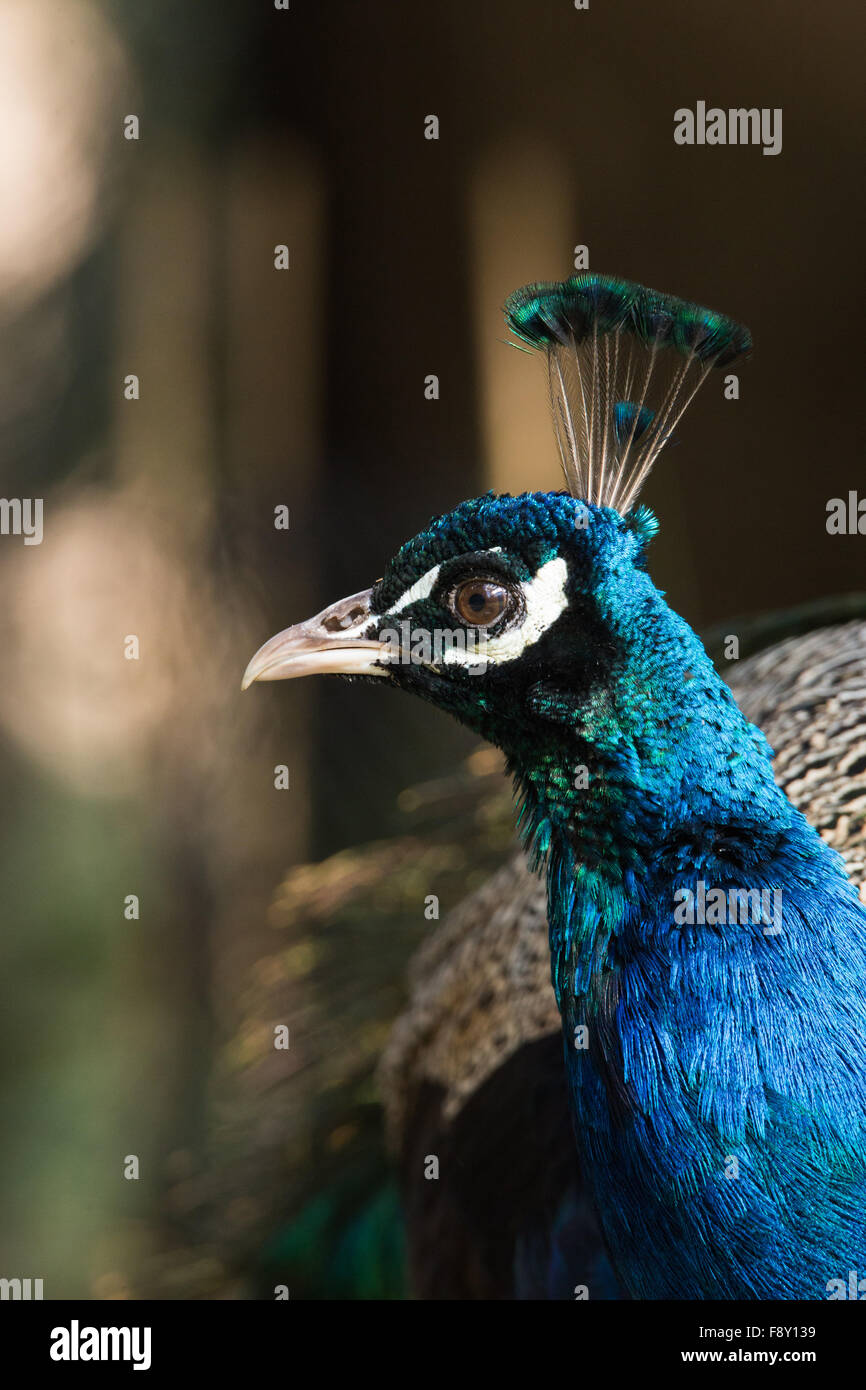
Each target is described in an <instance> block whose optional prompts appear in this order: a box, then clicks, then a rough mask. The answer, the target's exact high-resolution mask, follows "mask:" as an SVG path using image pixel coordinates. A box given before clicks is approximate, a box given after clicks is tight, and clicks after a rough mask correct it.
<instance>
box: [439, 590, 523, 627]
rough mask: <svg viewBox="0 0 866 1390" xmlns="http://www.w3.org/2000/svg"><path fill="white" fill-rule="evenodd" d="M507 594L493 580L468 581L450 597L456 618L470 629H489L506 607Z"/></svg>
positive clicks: (506, 591)
mask: <svg viewBox="0 0 866 1390" xmlns="http://www.w3.org/2000/svg"><path fill="white" fill-rule="evenodd" d="M509 597H510V595H509V593H508V590H507V589H506V588H505V586H504V584H497V582H496V581H495V580H494V579H468V580H466V582H465V583H463V584H459V585H458V586H457V588H456V589H455V590H454V592H453V594H452V595H451V607H452V608H453V610H454V612H455V613H456V614H457V617H458V618H460V619H461V621H462V622H464V623H469V624H470V625H471V626H472V627H490V626H491V625H492V624H493V623H495V622H496V619H497V618H501V617H502V614H503V613H504V612H505V610H506V608H507V607H508V601H509Z"/></svg>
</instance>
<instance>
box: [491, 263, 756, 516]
mask: <svg viewBox="0 0 866 1390" xmlns="http://www.w3.org/2000/svg"><path fill="white" fill-rule="evenodd" d="M505 319H506V322H507V324H508V326H509V328H510V329H511V330H512V332H513V333H514V334H515V335H516V336H517V337H518V338H520V339H521V340H522V341H523V342H524V343H528V344H529V346H530V347H532V348H537V349H539V350H540V351H542V352H543V353H544V354H545V356H546V359H547V371H548V382H549V389H550V401H551V407H552V410H553V422H554V429H555V432H556V442H557V445H558V447H559V454H560V458H561V460H562V467H563V471H564V473H565V478H566V483H567V485H568V488H569V491H570V492H571V493H572V495H573V496H574V497H578V498H580V499H581V500H583V501H585V502H595V503H597V504H598V505H600V506H605V507H613V508H615V510H616V511H618V512H620V513H621V514H622V515H625V514H626V512H628V511H629V510H630V509H631V508H632V507H633V506H634V503H635V500H636V498H637V496H638V493H639V492H640V490H641V488H642V487H643V484H644V482H645V481H646V479H647V476H648V474H649V471H650V469H651V468H652V466H653V464H654V462H655V460H656V458H657V457H658V455H659V453H660V452H661V450H662V449H663V448H664V446H665V444H666V443H667V442H668V440H669V439H670V437H671V434H672V432H673V430H674V429H675V428H676V425H677V422H678V421H679V420H680V419H681V417H682V415H683V412H684V411H685V410H686V409H687V407H688V406H689V404H690V402H691V401H692V400H693V399H694V396H695V394H696V393H697V391H698V390H699V389H700V387H701V386H702V385H703V383H704V381H705V380H706V378H707V376H708V375H709V373H710V372H711V371H712V369H713V368H714V367H724V366H727V365H728V364H729V363H730V362H733V361H734V360H735V359H736V358H737V357H740V356H741V355H742V354H743V353H745V352H748V351H749V349H750V348H751V345H752V339H751V334H750V333H749V330H748V329H747V328H744V327H743V326H742V324H739V323H736V322H735V321H734V320H733V319H730V318H727V317H726V316H725V315H724V314H717V313H715V312H714V311H713V310H711V309H704V308H701V306H700V305H699V304H691V303H689V302H688V301H687V300H684V299H677V298H676V297H675V296H674V295H670V294H660V293H659V292H658V291H657V290H650V289H646V288H645V287H644V286H643V285H638V284H634V283H633V282H631V281H629V280H622V279H620V278H619V277H618V276H615V275H599V274H595V273H592V272H589V271H587V272H585V273H583V274H581V275H575V276H573V277H572V278H571V279H570V280H563V281H560V282H554V281H544V282H540V283H538V284H532V285H525V286H524V287H523V289H520V290H516V291H515V292H514V294H512V295H510V296H509V298H508V299H507V300H506V303H505Z"/></svg>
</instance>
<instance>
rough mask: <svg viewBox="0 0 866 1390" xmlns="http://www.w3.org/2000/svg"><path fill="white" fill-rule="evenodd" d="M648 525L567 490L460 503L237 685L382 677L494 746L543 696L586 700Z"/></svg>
mask: <svg viewBox="0 0 866 1390" xmlns="http://www.w3.org/2000/svg"><path fill="white" fill-rule="evenodd" d="M654 530H655V520H654V518H653V516H652V514H651V513H650V512H649V511H647V509H646V508H643V507H640V508H637V509H636V510H635V511H633V512H631V513H630V514H629V515H628V516H626V517H622V516H620V515H619V514H618V513H617V512H616V511H614V510H613V509H612V508H609V507H600V506H597V505H595V504H587V503H584V502H582V501H576V500H575V499H574V498H573V497H572V496H571V495H570V494H569V493H567V492H548V493H524V494H522V495H521V496H519V497H511V496H501V497H497V496H494V494H492V493H489V494H487V495H486V496H484V497H478V498H474V499H472V500H471V501H467V502H463V503H461V505H460V506H458V507H456V508H455V509H454V510H453V511H452V512H449V513H448V514H447V515H445V516H441V517H436V518H434V520H433V521H431V522H430V524H429V525H428V526H427V527H426V529H425V530H424V531H422V532H420V533H419V534H418V535H417V536H415V537H413V538H412V540H410V541H407V542H406V544H405V545H403V546H402V547H401V548H400V550H399V551H398V552H397V554H396V555H395V556H394V557H393V559H391V560H390V561H389V563H388V565H387V567H386V569H385V574H384V576H383V577H382V578H381V579H380V580H379V581H378V583H377V584H375V585H374V586H373V587H372V588H370V589H367V590H365V591H363V592H362V593H357V594H353V595H352V596H351V597H350V598H347V599H341V600H340V601H339V602H338V603H335V604H332V605H331V606H330V607H329V608H326V609H325V610H324V611H323V612H322V613H319V614H318V615H317V616H316V617H315V618H312V619H310V620H308V621H307V622H304V623H300V624H298V625H297V626H295V627H290V628H288V629H287V630H286V631H285V632H281V633H279V634H278V635H277V636H276V637H273V638H272V639H271V640H270V641H269V642H266V643H265V645H264V646H263V647H262V648H261V649H260V651H258V652H257V653H256V655H255V656H254V657H253V659H252V661H251V662H250V665H249V666H248V668H247V671H246V674H245V676H244V686H245V687H246V686H248V685H250V684H251V683H252V682H253V681H256V680H285V679H290V678H292V677H293V676H302V675H309V674H312V673H314V672H317V671H318V672H332V673H336V674H339V675H343V676H347V677H349V678H350V679H358V678H361V679H384V680H387V681H389V682H390V683H392V684H393V685H395V686H397V687H399V688H401V689H404V690H407V691H411V692H413V693H415V694H418V695H421V696H422V697H423V698H425V699H428V700H430V701H432V702H434V703H435V704H437V705H439V706H440V707H441V708H443V709H445V710H447V711H448V712H449V713H451V714H453V715H455V716H456V717H457V718H458V719H460V720H461V721H463V722H464V723H466V724H468V725H470V726H471V727H472V728H474V729H476V730H477V731H478V732H479V733H481V734H483V735H484V736H485V737H487V738H490V739H492V741H494V742H497V743H498V744H500V745H501V746H503V747H506V748H507V747H508V744H509V742H510V739H511V738H515V737H516V738H520V737H522V736H523V735H524V734H525V732H526V730H527V729H528V728H530V727H532V726H533V725H534V724H537V719H538V712H539V699H540V698H541V697H542V694H543V692H544V691H550V690H562V691H563V692H564V691H568V692H569V698H570V700H571V701H572V703H573V704H575V705H576V704H577V703H578V702H579V701H580V700H581V699H586V700H587V701H589V700H591V699H592V698H593V691H594V690H595V689H596V688H597V687H600V686H602V685H603V684H604V683H605V682H606V681H607V680H608V679H609V673H610V666H611V663H612V662H613V661H614V659H615V656H616V652H617V646H618V642H617V633H616V626H617V625H616V623H615V622H614V621H613V617H614V615H615V613H616V609H617V605H618V602H619V600H618V597H617V595H618V594H619V593H620V592H622V593H623V595H627V594H628V593H629V592H632V593H633V592H634V589H635V583H636V582H637V577H638V574H639V572H641V571H642V570H643V564H644V550H645V546H646V542H647V540H648V539H649V537H650V536H651V535H652V533H653V531H654Z"/></svg>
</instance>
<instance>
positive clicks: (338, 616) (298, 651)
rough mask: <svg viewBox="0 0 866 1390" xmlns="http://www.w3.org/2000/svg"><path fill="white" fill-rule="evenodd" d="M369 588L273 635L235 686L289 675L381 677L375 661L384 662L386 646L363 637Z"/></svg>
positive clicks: (382, 670) (370, 615) (368, 613)
mask: <svg viewBox="0 0 866 1390" xmlns="http://www.w3.org/2000/svg"><path fill="white" fill-rule="evenodd" d="M372 592H373V591H372V589H364V590H363V591H362V592H361V593H359V594H351V595H350V596H349V598H341V599H340V600H339V602H338V603H332V604H331V606H330V608H323V609H322V612H321V613H317V614H316V616H315V618H308V619H307V621H306V622H305V623H296V624H295V626H294V627H287V628H286V629H285V631H284V632H278V633H277V635H276V637H272V638H271V639H270V641H268V642H265V644H264V646H263V647H259V649H258V651H257V652H256V654H255V656H254V657H253V659H252V661H251V662H250V664H249V666H248V667H247V669H246V671H244V678H243V681H242V682H241V690H246V688H247V686H249V685H252V683H253V681H288V680H292V678H293V677H295V676H313V675H325V674H331V675H341V676H387V675H388V672H387V670H385V668H384V667H383V666H381V665H378V664H377V663H378V662H379V661H381V660H382V659H383V658H385V659H387V654H388V646H387V644H386V643H384V642H378V641H376V639H375V638H369V637H366V636H365V633H366V632H367V631H368V630H369V629H370V628H371V627H372V626H373V621H374V614H373V613H372V612H371V609H370V595H371V593H372Z"/></svg>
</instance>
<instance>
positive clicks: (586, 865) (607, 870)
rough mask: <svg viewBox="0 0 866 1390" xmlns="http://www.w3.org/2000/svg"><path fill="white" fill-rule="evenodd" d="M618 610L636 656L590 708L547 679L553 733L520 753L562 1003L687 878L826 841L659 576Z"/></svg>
mask: <svg viewBox="0 0 866 1390" xmlns="http://www.w3.org/2000/svg"><path fill="white" fill-rule="evenodd" d="M604 618H605V621H606V623H607V625H608V628H609V630H610V631H611V632H612V634H613V638H614V648H615V649H619V650H621V651H622V652H624V653H627V655H626V656H624V657H623V659H622V661H621V662H620V663H616V662H615V663H614V668H613V670H612V672H611V674H610V678H609V679H608V680H607V681H606V682H605V684H604V687H603V688H602V689H600V690H599V692H598V694H597V695H595V696H593V697H591V698H590V699H589V701H587V700H586V698H585V697H582V699H581V703H580V707H579V708H578V707H577V705H576V703H575V701H574V700H573V699H572V698H571V697H570V695H569V692H568V690H567V689H565V688H562V687H553V686H544V685H541V686H538V687H536V689H535V691H534V692H533V701H534V705H535V709H536V712H537V714H538V717H539V726H538V727H539V730H540V733H539V738H538V740H537V741H536V743H535V744H534V747H533V749H532V752H531V754H523V755H522V756H518V757H513V756H512V758H511V769H512V771H513V773H514V774H515V778H516V782H517V785H518V787H519V790H520V794H521V808H520V815H519V822H518V823H519V827H520V830H521V833H522V835H523V838H524V843H525V846H526V849H527V853H528V854H529V857H530V860H531V861H532V862H533V864H534V866H535V867H538V866H539V865H540V863H541V862H542V861H544V860H546V862H547V877H548V900H549V908H548V915H549V923H550V937H551V952H552V970H553V981H554V987H555V989H556V992H557V998H558V1000H559V1002H560V1006H562V996H563V992H564V991H568V992H569V993H570V994H572V995H578V996H579V995H581V994H583V993H584V992H585V991H586V990H587V988H588V987H589V983H590V978H591V976H592V974H593V972H598V971H600V970H604V969H605V968H607V966H608V965H609V956H610V950H611V943H612V942H613V941H614V940H615V939H616V938H617V937H618V936H621V935H622V933H623V931H624V930H625V929H626V927H627V924H628V922H629V921H630V920H631V919H635V920H637V919H638V918H640V917H641V916H642V917H643V919H644V920H645V919H646V916H647V914H648V913H649V912H652V913H654V914H656V915H657V914H658V913H659V911H661V912H662V913H667V915H668V917H670V916H671V914H672V912H673V906H674V893H675V891H676V889H677V887H678V885H679V884H680V883H681V882H691V881H693V880H694V879H695V878H697V879H703V880H705V881H707V882H712V881H719V880H720V879H721V878H725V879H727V880H729V881H730V879H731V876H732V875H733V876H734V877H736V875H737V874H739V876H740V877H741V878H746V879H748V876H749V873H750V871H752V870H756V869H757V868H758V866H760V865H761V864H762V863H766V862H767V861H768V860H770V859H771V858H772V857H773V855H774V854H775V852H776V850H777V848H778V846H779V844H780V843H781V842H782V841H783V840H784V839H785V838H786V837H787V836H790V835H791V834H800V833H803V834H805V835H806V837H807V838H812V839H814V840H817V836H815V835H814V832H813V831H811V829H810V828H809V827H808V826H807V825H806V823H805V821H803V819H802V817H800V816H799V813H798V812H796V811H795V810H794V808H793V807H792V806H791V804H790V802H789V801H788V800H787V798H786V797H785V795H784V793H782V792H781V791H780V790H779V789H778V787H777V786H776V784H775V781H774V779H773V773H772V768H771V764H770V757H771V750H770V748H769V745H768V744H767V742H766V739H765V738H764V736H763V734H761V733H760V731H759V730H758V729H756V728H755V727H754V726H753V725H751V724H749V723H748V721H747V720H746V719H745V717H744V716H743V715H742V713H741V712H740V710H739V708H738V707H737V705H736V703H735V701H734V699H733V696H732V695H731V693H730V691H729V690H728V687H727V686H726V685H725V684H724V682H723V681H722V680H721V679H720V678H719V676H718V675H717V674H716V672H715V670H714V668H713V666H712V663H711V662H710V660H709V658H708V657H707V655H706V653H705V651H704V649H703V647H702V645H701V643H700V642H699V640H698V639H697V637H696V636H695V634H694V633H693V632H692V630H691V628H690V627H689V626H688V625H687V624H686V623H685V622H684V621H683V620H682V619H680V618H679V617H678V616H677V615H676V614H675V613H673V612H672V611H671V609H670V608H669V607H668V606H667V604H666V603H665V602H664V600H663V598H662V596H661V595H660V594H659V593H658V591H657V590H656V589H655V588H654V586H653V585H652V582H651V581H650V580H649V578H648V576H646V574H644V573H642V572H640V573H635V572H632V573H631V574H630V575H629V577H628V581H627V583H626V584H624V585H623V588H622V589H621V590H617V591H615V592H614V593H613V594H612V596H611V597H610V598H609V600H608V611H607V612H606V613H605V614H604ZM620 637H621V639H622V640H621V641H620V640H619V639H620ZM819 843H820V842H819ZM747 886H748V884H747V883H746V884H744V887H747Z"/></svg>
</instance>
